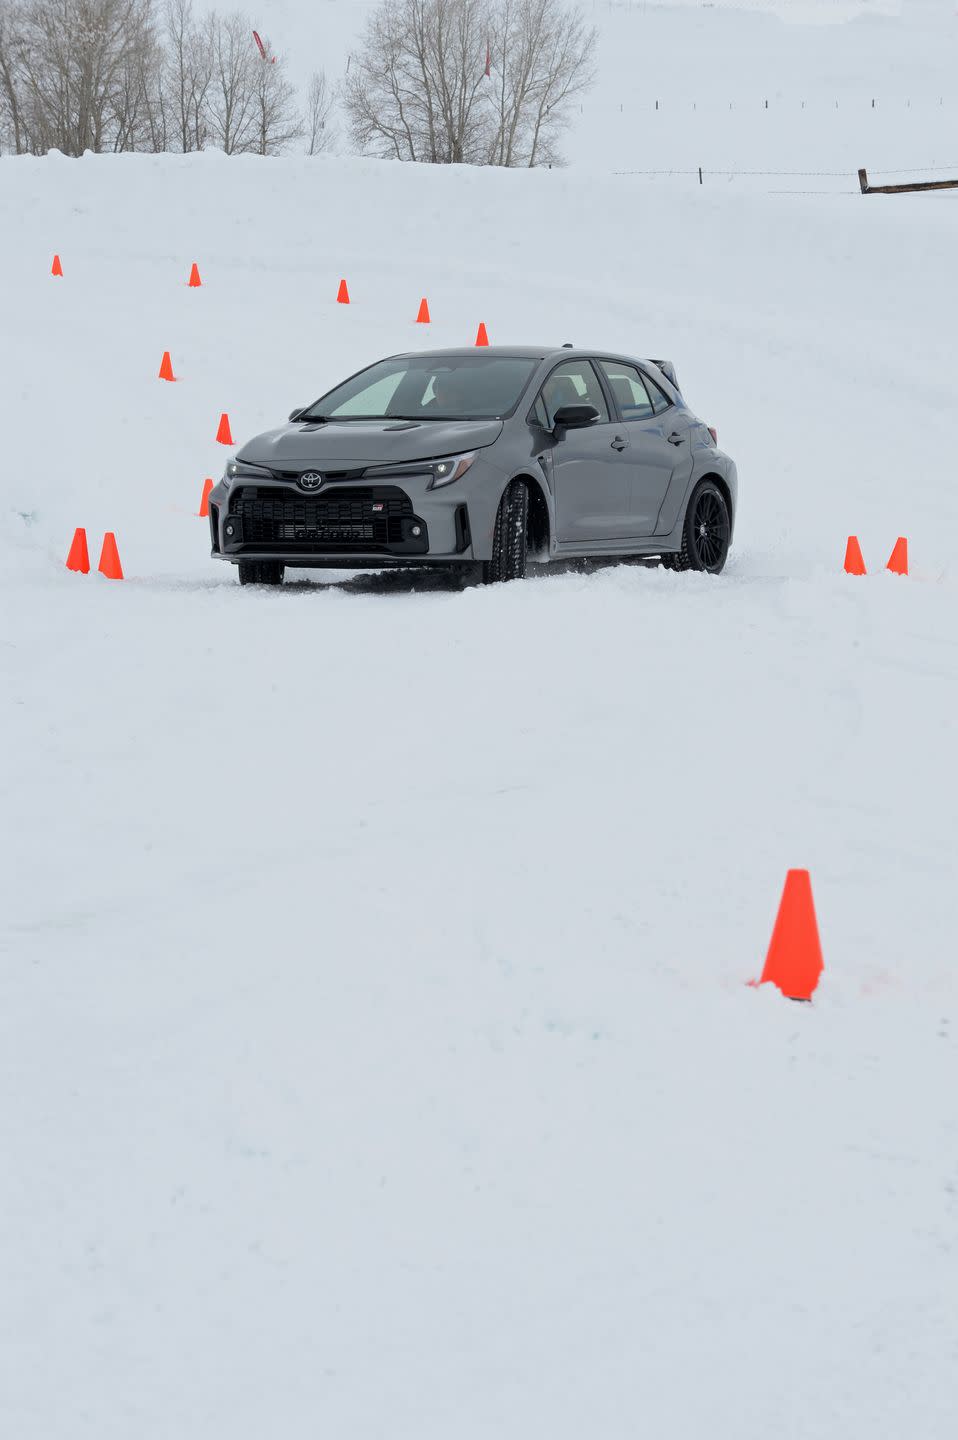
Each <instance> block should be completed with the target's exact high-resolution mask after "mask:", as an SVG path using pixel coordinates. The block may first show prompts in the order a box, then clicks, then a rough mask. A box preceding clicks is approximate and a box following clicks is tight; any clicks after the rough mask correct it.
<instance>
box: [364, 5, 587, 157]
mask: <svg viewBox="0 0 958 1440" xmlns="http://www.w3.org/2000/svg"><path fill="white" fill-rule="evenodd" d="M594 52H595V31H594V30H592V29H589V28H588V27H587V26H586V24H585V21H584V20H583V17H582V14H581V12H580V11H578V10H576V9H570V8H569V7H568V6H567V5H566V4H564V3H563V0H383V3H382V4H381V5H380V6H379V8H378V9H377V10H376V11H374V13H373V14H372V15H371V16H370V18H369V21H368V23H367V27H366V34H365V41H364V45H363V50H362V53H361V55H360V57H359V61H358V64H357V65H356V66H355V67H352V68H351V70H350V73H348V74H347V77H346V81H345V84H344V86H343V104H344V108H345V111H346V115H347V117H348V121H349V127H350V132H351V135H352V138H353V140H354V142H355V144H356V145H357V146H358V147H359V149H361V150H363V151H366V152H367V153H369V154H374V155H382V156H392V157H394V158H396V159H399V160H425V161H430V162H432V163H433V164H446V165H450V164H471V165H505V166H516V165H542V164H546V163H552V162H553V161H555V160H557V159H558V158H559V154H558V141H559V136H560V134H561V132H562V129H563V128H564V126H565V125H566V124H567V123H568V119H569V114H570V109H571V104H572V101H573V100H574V99H575V98H576V97H577V96H578V95H580V94H581V93H582V92H583V91H584V90H585V89H586V88H587V87H588V86H589V85H591V84H592V81H593V79H594V78H595V68H594Z"/></svg>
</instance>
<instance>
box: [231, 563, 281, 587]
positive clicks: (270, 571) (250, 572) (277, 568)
mask: <svg viewBox="0 0 958 1440" xmlns="http://www.w3.org/2000/svg"><path fill="white" fill-rule="evenodd" d="M285 573H286V566H285V565H284V564H283V562H282V561H281V560H241V561H240V562H239V582H240V584H241V585H282V583H283V575H284V574H285Z"/></svg>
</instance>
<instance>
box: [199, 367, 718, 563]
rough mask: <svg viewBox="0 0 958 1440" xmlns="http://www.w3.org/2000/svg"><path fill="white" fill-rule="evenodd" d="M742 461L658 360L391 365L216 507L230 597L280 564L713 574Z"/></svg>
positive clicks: (329, 405)
mask: <svg viewBox="0 0 958 1440" xmlns="http://www.w3.org/2000/svg"><path fill="white" fill-rule="evenodd" d="M736 497H737V481H736V471H735V465H734V462H733V461H732V460H731V459H730V458H729V457H728V456H727V455H725V454H723V452H722V451H721V450H719V448H718V445H717V442H716V435H715V431H714V430H711V429H710V428H709V427H708V426H707V425H705V424H703V423H702V421H701V420H699V419H698V417H697V416H696V415H694V414H693V413H692V411H691V410H690V409H689V407H688V406H687V405H686V403H685V400H684V399H683V397H682V394H681V391H680V390H679V388H678V382H677V380H676V376H675V371H674V370H673V368H672V366H671V365H670V364H669V363H668V362H667V361H663V360H657V361H653V360H636V359H631V358H628V357H626V356H622V355H608V354H605V353H603V352H602V351H591V350H590V351H586V350H579V349H573V348H572V347H570V346H564V347H563V348H562V349H559V350H546V349H538V350H536V349H508V348H488V349H487V348H481V349H479V350H475V349H472V350H436V351H430V352H428V353H425V354H414V355H394V356H392V357H391V358H390V359H388V360H380V361H378V363H377V364H375V365H371V366H369V368H368V369H366V370H361V371H360V372H359V373H358V374H357V375H353V376H352V377H351V378H350V379H349V380H345V381H344V382H343V383H342V384H341V385H337V386H336V388H335V389H334V390H330V391H329V393H328V394H326V395H323V396H322V397H321V398H320V399H319V400H317V401H315V403H314V404H312V405H308V406H306V407H305V408H303V409H300V410H294V411H293V413H292V414H291V415H290V417H289V423H288V424H286V425H282V426H280V427H279V429H276V430H268V431H266V433H265V434H263V435H258V436H257V437H256V438H255V439H254V440H250V441H248V442H247V443H246V444H245V445H243V446H242V447H241V448H240V449H239V451H238V452H237V454H236V456H235V458H233V459H232V460H230V462H229V464H228V465H227V467H226V473H225V474H224V476H223V478H222V480H221V481H220V482H219V484H218V485H217V486H216V487H215V488H214V489H213V491H212V493H211V495H210V505H209V512H210V527H211V531H212V540H213V552H212V553H213V555H214V556H216V557H217V558H218V559H221V560H228V561H230V562H231V563H232V564H234V565H237V566H238V567H239V578H240V582H241V583H242V584H244V585H246V584H260V585H278V584H279V583H280V582H281V581H282V579H283V574H284V571H285V568H286V566H307V567H313V566H336V567H337V568H347V569H353V568H357V567H361V566H366V567H375V568H377V569H381V568H384V567H387V566H395V565H447V566H458V565H475V564H477V563H478V564H480V565H481V566H482V572H483V576H484V578H485V579H486V580H489V581H492V580H516V579H519V578H521V577H522V576H523V575H524V574H525V570H526V563H527V560H529V559H531V560H538V561H545V560H549V559H559V558H562V557H567V556H569V557H572V556H619V555H621V556H626V555H631V556H643V555H647V556H658V557H660V558H661V560H662V562H663V563H664V564H666V565H668V566H670V567H671V568H672V569H675V570H707V571H709V572H711V573H712V574H717V573H718V572H719V571H720V570H721V569H722V567H723V566H724V564H725V561H726V557H727V555H728V551H729V546H730V545H731V542H732V530H733V525H734V521H735V508H736Z"/></svg>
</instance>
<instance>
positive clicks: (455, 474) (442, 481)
mask: <svg viewBox="0 0 958 1440" xmlns="http://www.w3.org/2000/svg"><path fill="white" fill-rule="evenodd" d="M477 455H478V451H476V450H470V451H469V452H468V454H466V455H445V456H443V458H442V459H441V460H407V461H400V462H399V463H398V464H396V465H371V466H370V467H369V468H368V469H367V470H366V471H364V475H365V477H366V478H367V479H369V480H374V479H375V480H380V479H381V480H385V479H388V478H392V477H396V478H397V479H399V478H401V477H402V476H403V475H428V476H429V477H430V479H429V489H430V490H438V489H439V488H440V486H441V485H451V484H452V483H453V481H454V480H461V479H462V477H463V475H465V473H466V471H467V470H468V469H469V467H470V465H472V464H474V462H475V460H476V457H477Z"/></svg>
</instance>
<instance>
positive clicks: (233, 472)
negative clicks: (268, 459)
mask: <svg viewBox="0 0 958 1440" xmlns="http://www.w3.org/2000/svg"><path fill="white" fill-rule="evenodd" d="M272 478H273V475H272V471H271V470H267V469H266V468H265V467H264V466H263V465H250V464H249V463H248V462H247V461H246V460H236V459H233V460H227V462H226V469H225V470H224V471H223V484H224V485H225V486H226V488H227V490H228V489H229V487H230V486H231V485H232V483H233V481H234V480H243V479H246V480H271V479H272Z"/></svg>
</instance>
